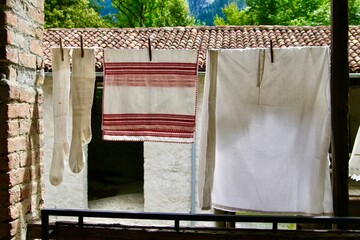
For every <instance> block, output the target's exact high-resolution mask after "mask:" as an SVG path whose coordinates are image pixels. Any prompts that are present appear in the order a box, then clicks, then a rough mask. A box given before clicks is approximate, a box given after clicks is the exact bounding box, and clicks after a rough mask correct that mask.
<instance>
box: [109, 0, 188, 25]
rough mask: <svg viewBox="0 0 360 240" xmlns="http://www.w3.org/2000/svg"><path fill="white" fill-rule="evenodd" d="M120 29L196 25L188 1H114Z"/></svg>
mask: <svg viewBox="0 0 360 240" xmlns="http://www.w3.org/2000/svg"><path fill="white" fill-rule="evenodd" d="M112 2H113V6H114V7H115V8H116V9H117V10H118V11H119V14H117V15H116V18H117V24H118V26H119V27H164V26H167V27H171V26H189V25H194V23H195V20H194V18H193V17H190V16H189V7H188V4H187V2H186V0H113V1H112Z"/></svg>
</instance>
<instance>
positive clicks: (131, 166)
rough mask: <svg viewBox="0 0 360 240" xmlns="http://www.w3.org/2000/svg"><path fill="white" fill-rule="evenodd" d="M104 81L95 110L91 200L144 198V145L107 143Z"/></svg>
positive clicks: (97, 91)
mask: <svg viewBox="0 0 360 240" xmlns="http://www.w3.org/2000/svg"><path fill="white" fill-rule="evenodd" d="M101 114H102V79H101V81H98V79H97V85H96V89H95V94H94V103H93V108H92V120H91V121H92V123H91V125H92V126H91V127H92V135H93V136H92V140H91V142H90V144H89V146H88V200H89V201H91V200H96V199H101V198H107V197H112V196H118V195H122V194H133V193H141V194H143V184H144V167H143V166H144V144H143V142H118V141H103V140H102V132H101V119H102V115H101Z"/></svg>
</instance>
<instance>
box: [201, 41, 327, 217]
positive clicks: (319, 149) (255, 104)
mask: <svg viewBox="0 0 360 240" xmlns="http://www.w3.org/2000/svg"><path fill="white" fill-rule="evenodd" d="M329 66H330V64H329V48H328V47H316V48H315V47H306V48H288V49H274V62H273V63H271V60H270V52H269V49H241V50H240V49H237V50H209V51H208V57H207V72H206V79H205V90H204V101H203V110H202V111H203V112H202V119H201V123H202V125H201V133H200V150H199V151H200V157H199V159H200V160H199V161H200V162H199V177H198V187H199V188H198V193H199V200H200V207H201V208H202V209H209V208H210V207H214V208H216V209H221V210H225V211H258V212H272V213H292V214H328V213H332V196H331V185H330V172H329V162H328V149H329V145H330V135H331V128H330V98H329V95H330V94H329V79H330V71H329Z"/></svg>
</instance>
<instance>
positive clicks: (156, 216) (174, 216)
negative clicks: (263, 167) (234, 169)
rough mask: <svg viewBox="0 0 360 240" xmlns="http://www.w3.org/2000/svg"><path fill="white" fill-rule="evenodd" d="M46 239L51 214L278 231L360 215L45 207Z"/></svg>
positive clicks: (176, 227)
mask: <svg viewBox="0 0 360 240" xmlns="http://www.w3.org/2000/svg"><path fill="white" fill-rule="evenodd" d="M41 213H42V217H41V231H42V233H41V234H42V239H43V240H47V239H49V218H50V216H58V217H59V216H63V217H77V218H78V222H77V224H78V226H80V227H81V226H83V225H84V218H86V217H88V218H114V219H141V220H170V221H174V226H173V229H174V231H176V232H179V231H180V229H181V227H180V222H181V221H201V222H242V223H271V224H272V231H274V232H276V231H278V224H279V223H311V224H338V225H342V226H346V225H351V224H355V225H360V217H328V216H268V215H265V216H264V215H261V216H259V215H217V214H181V213H146V212H114V211H97V210H72V209H69V210H65V209H63V210H62V209H43V210H42V211H41Z"/></svg>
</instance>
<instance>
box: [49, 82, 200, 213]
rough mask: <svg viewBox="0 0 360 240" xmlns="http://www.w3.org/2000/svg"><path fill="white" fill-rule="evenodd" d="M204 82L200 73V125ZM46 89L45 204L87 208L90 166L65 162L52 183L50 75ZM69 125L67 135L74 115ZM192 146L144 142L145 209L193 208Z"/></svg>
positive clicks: (155, 210)
mask: <svg viewBox="0 0 360 240" xmlns="http://www.w3.org/2000/svg"><path fill="white" fill-rule="evenodd" d="M203 83H204V77H203V76H200V77H199V85H198V107H197V126H199V125H200V124H199V122H200V115H201V103H202V91H203ZM43 90H44V123H45V125H44V128H45V131H44V138H45V144H44V163H45V175H44V178H45V201H44V202H45V206H46V207H47V208H65V209H68V208H84V209H86V208H88V195H87V166H85V167H84V169H83V170H82V172H80V173H79V174H74V173H72V172H71V171H70V170H69V168H68V166H66V167H65V172H64V179H63V182H62V183H61V184H60V185H59V186H56V187H55V186H52V185H51V184H50V181H49V172H50V165H51V158H52V146H53V141H54V130H53V117H52V104H53V103H52V91H53V90H52V77H51V76H48V77H46V79H45V82H44V85H43ZM70 116H71V114H70ZM68 126H69V129H68V136H70V134H69V133H71V117H69V124H68ZM197 135H198V134H197ZM192 147H193V146H192V144H176V143H156V142H145V143H144V211H145V212H181V213H188V212H190V210H191V152H192ZM86 152H87V151H86ZM195 199H196V198H195Z"/></svg>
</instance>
